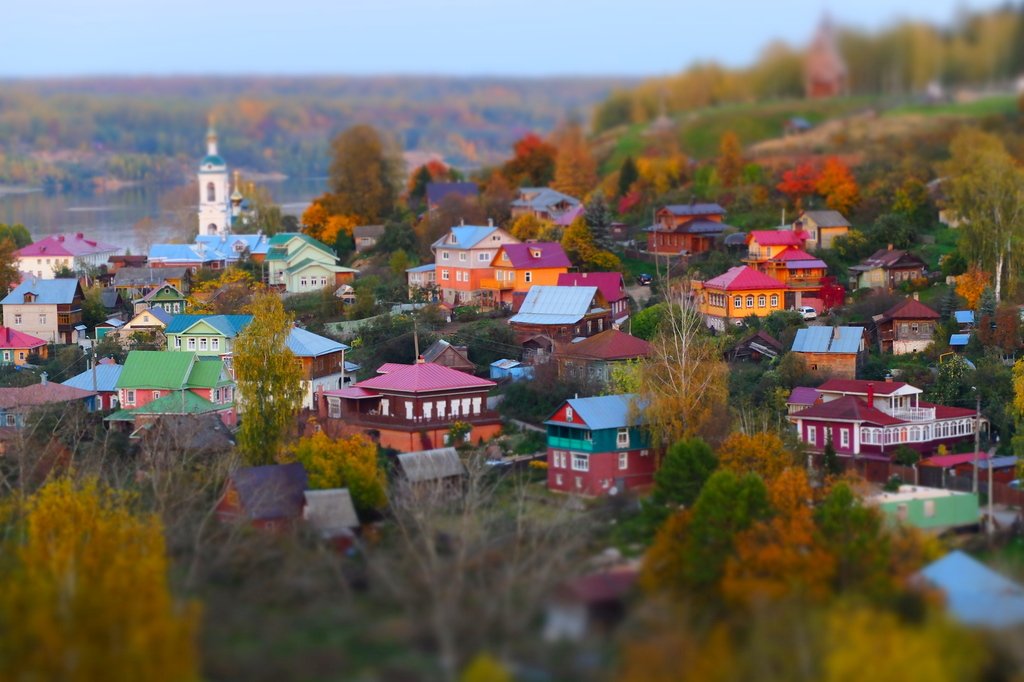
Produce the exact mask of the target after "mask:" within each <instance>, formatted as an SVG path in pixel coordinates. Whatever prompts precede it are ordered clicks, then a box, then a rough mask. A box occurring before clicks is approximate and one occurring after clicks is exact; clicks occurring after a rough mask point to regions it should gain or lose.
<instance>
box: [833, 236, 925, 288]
mask: <svg viewBox="0 0 1024 682" xmlns="http://www.w3.org/2000/svg"><path fill="white" fill-rule="evenodd" d="M926 268H927V265H926V263H925V262H924V261H923V260H921V259H920V258H919V257H917V256H915V255H914V254H912V253H910V252H909V251H904V250H903V249H894V248H893V247H892V244H890V245H889V246H888V248H885V249H879V250H878V251H875V252H874V253H873V254H871V255H870V256H868V257H867V258H865V259H864V260H862V261H861V262H860V263H858V264H857V265H853V266H851V267H850V273H851V274H850V276H851V278H855V280H854V281H853V282H851V285H853V286H855V288H858V289H864V288H871V289H884V290H885V291H893V290H894V289H896V287H898V286H899V285H900V284H902V283H903V282H910V281H913V280H915V279H920V278H922V277H924V272H925V269H926Z"/></svg>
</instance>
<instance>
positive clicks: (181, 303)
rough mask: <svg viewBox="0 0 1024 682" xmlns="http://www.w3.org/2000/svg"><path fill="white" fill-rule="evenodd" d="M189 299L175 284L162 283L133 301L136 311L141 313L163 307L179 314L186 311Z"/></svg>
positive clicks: (168, 311)
mask: <svg viewBox="0 0 1024 682" xmlns="http://www.w3.org/2000/svg"><path fill="white" fill-rule="evenodd" d="M186 302H187V299H186V296H185V294H183V293H181V291H180V290H179V289H178V288H177V287H176V286H174V285H173V284H162V285H160V286H158V287H157V288H155V289H151V290H150V291H149V292H148V293H146V294H145V295H144V296H141V297H139V298H137V299H135V300H134V301H133V302H132V305H133V306H134V309H135V312H137V313H141V312H142V311H143V310H149V309H150V308H161V309H162V310H163V311H164V312H166V313H171V314H173V315H177V314H179V313H183V312H185V305H186Z"/></svg>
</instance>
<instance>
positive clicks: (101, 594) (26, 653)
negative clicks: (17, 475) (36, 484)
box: [0, 479, 199, 682]
mask: <svg viewBox="0 0 1024 682" xmlns="http://www.w3.org/2000/svg"><path fill="white" fill-rule="evenodd" d="M24 527H25V530H24V533H23V534H22V535H21V536H20V537H19V539H18V540H17V541H16V542H15V543H14V544H13V546H11V547H10V548H9V549H10V553H9V554H8V553H7V551H6V549H7V548H5V554H7V557H8V560H5V561H4V562H3V564H2V565H3V566H4V568H3V569H2V570H0V582H2V584H3V587H2V588H0V630H2V631H3V633H4V636H3V637H2V638H0V679H5V680H65V681H68V682H79V681H80V682H91V681H92V680H109V681H110V682H133V681H134V680H149V681H156V682H160V681H162V680H166V681H168V682H172V681H173V682H179V681H182V680H186V681H187V680H197V679H198V678H199V672H198V652H197V647H196V630H197V627H196V626H197V621H198V606H197V605H195V604H187V605H183V604H179V603H176V602H175V600H174V598H173V597H172V595H171V593H170V590H169V589H168V585H167V556H166V550H165V547H164V538H163V529H162V527H161V525H160V522H159V520H158V519H157V518H156V517H155V516H152V515H134V514H132V512H131V510H130V509H129V507H128V504H127V501H126V499H125V497H124V496H123V495H118V494H115V493H113V492H110V491H108V490H105V489H103V488H101V487H100V485H99V484H98V483H97V482H96V481H95V480H90V481H87V482H85V483H84V484H82V485H79V486H76V485H75V484H74V483H72V482H71V481H70V480H68V479H61V480H57V481H52V482H50V483H48V484H47V485H46V486H44V487H43V488H41V489H40V490H39V491H38V492H37V493H36V494H35V495H33V496H32V498H31V499H30V500H29V502H28V505H27V513H26V518H25V526H24Z"/></svg>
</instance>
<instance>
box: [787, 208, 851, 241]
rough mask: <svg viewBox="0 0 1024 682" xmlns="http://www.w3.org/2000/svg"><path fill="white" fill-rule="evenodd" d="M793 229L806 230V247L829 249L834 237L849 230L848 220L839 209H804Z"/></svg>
mask: <svg viewBox="0 0 1024 682" xmlns="http://www.w3.org/2000/svg"><path fill="white" fill-rule="evenodd" d="M793 230H794V231H800V230H803V231H805V232H807V245H806V247H805V248H808V249H831V248H832V243H833V242H834V241H835V239H836V237H842V236H843V235H845V234H846V233H847V232H849V231H850V221H849V220H847V219H846V217H845V216H844V215H843V214H842V213H840V212H839V211H804V212H803V213H801V214H800V217H799V218H797V219H796V222H794V223H793Z"/></svg>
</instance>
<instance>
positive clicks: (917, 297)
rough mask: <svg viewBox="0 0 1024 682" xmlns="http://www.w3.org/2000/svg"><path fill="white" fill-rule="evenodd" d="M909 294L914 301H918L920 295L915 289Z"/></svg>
mask: <svg viewBox="0 0 1024 682" xmlns="http://www.w3.org/2000/svg"><path fill="white" fill-rule="evenodd" d="M911 296H912V297H913V298H914V300H915V301H920V300H921V297H920V296H919V295H918V293H917V292H916V291H915V292H914V293H912V294H911Z"/></svg>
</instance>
